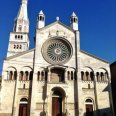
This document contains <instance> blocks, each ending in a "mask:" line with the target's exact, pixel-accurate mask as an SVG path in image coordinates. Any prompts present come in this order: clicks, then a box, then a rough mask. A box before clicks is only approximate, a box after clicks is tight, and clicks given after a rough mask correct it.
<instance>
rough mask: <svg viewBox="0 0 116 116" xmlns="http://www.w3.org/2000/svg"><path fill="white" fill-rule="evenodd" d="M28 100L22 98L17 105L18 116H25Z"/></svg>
mask: <svg viewBox="0 0 116 116" xmlns="http://www.w3.org/2000/svg"><path fill="white" fill-rule="evenodd" d="M27 107H28V100H27V99H26V98H22V99H21V100H20V104H19V116H27Z"/></svg>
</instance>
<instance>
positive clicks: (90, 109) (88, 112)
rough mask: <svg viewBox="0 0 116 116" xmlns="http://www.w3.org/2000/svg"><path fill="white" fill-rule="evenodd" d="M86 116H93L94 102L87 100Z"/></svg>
mask: <svg viewBox="0 0 116 116" xmlns="http://www.w3.org/2000/svg"><path fill="white" fill-rule="evenodd" d="M85 107H86V116H93V101H92V100H91V99H86V101H85Z"/></svg>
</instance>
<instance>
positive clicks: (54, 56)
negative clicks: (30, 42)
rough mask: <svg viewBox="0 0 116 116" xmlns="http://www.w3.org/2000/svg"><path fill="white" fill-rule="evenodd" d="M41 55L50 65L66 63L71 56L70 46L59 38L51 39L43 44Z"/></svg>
mask: <svg viewBox="0 0 116 116" xmlns="http://www.w3.org/2000/svg"><path fill="white" fill-rule="evenodd" d="M42 55H43V57H44V59H45V60H46V61H47V62H48V63H50V64H62V63H66V61H68V60H69V59H70V57H71V55H72V46H71V44H70V43H69V42H68V41H67V40H65V39H63V38H61V37H56V38H51V39H49V40H47V41H46V42H45V43H44V44H43V46H42Z"/></svg>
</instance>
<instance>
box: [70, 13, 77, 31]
mask: <svg viewBox="0 0 116 116" xmlns="http://www.w3.org/2000/svg"><path fill="white" fill-rule="evenodd" d="M70 22H71V28H72V29H73V30H75V31H76V30H78V18H77V16H76V14H75V13H74V12H73V13H72V15H71V17H70Z"/></svg>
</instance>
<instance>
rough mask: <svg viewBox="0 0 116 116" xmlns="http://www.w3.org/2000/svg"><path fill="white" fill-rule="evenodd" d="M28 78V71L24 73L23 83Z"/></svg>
mask: <svg viewBox="0 0 116 116" xmlns="http://www.w3.org/2000/svg"><path fill="white" fill-rule="evenodd" d="M28 76H29V73H28V71H25V75H24V79H23V80H24V81H26V80H28Z"/></svg>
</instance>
